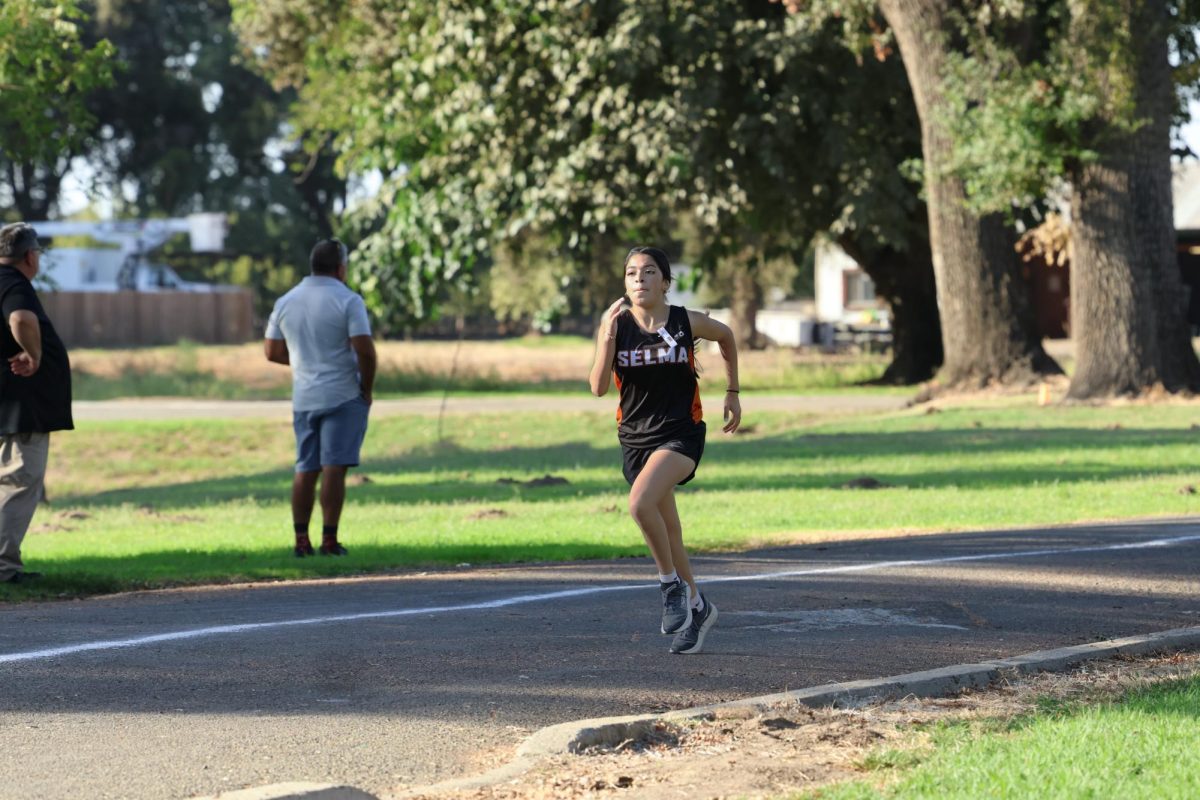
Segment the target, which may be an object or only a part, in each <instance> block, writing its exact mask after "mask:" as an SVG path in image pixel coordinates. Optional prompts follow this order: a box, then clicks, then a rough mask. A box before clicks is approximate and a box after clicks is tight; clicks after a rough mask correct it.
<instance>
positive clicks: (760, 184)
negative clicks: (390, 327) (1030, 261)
mask: <svg viewBox="0 0 1200 800" xmlns="http://www.w3.org/2000/svg"><path fill="white" fill-rule="evenodd" d="M235 11H236V13H235V19H236V20H237V25H238V28H239V30H240V31H241V33H242V35H243V36H244V37H245V38H246V40H247V42H248V43H249V44H250V45H251V46H254V47H256V48H257V49H256V53H258V54H259V56H260V58H261V59H262V63H263V66H264V68H265V69H266V70H267V72H268V74H270V75H272V76H274V77H275V78H276V80H277V81H280V82H282V83H284V84H286V85H290V86H294V87H296V88H297V90H298V91H299V93H300V97H301V102H300V103H299V104H298V106H297V123H298V125H299V126H300V127H301V128H302V129H304V130H306V131H307V132H308V133H309V135H310V136H312V137H314V138H315V139H317V140H330V141H332V142H333V143H334V146H335V148H336V149H337V150H338V151H339V153H340V154H341V159H342V165H343V167H344V168H345V169H348V170H353V171H368V170H380V171H381V172H382V173H383V174H384V175H385V176H387V181H386V183H385V186H384V190H383V192H382V193H381V196H380V198H379V201H378V204H377V207H376V211H377V213H378V216H379V218H380V219H381V220H382V222H381V224H380V225H379V227H378V228H377V229H375V230H374V231H373V232H371V234H370V235H369V236H368V237H367V239H366V243H365V247H364V250H363V252H364V253H365V254H366V258H365V259H363V260H362V261H361V262H360V263H364V264H365V265H366V266H365V268H364V269H363V271H362V272H360V275H359V280H360V285H362V286H363V287H364V288H365V289H366V290H367V292H368V295H369V296H370V297H371V298H372V300H373V301H374V307H375V308H376V310H377V311H380V312H383V313H384V315H385V316H390V317H391V318H392V319H393V320H394V321H395V322H396V323H397V324H403V323H404V322H405V320H411V319H412V318H420V317H421V316H423V315H426V314H428V313H429V310H430V306H431V304H432V303H433V301H434V300H435V299H436V297H437V296H438V292H439V288H438V287H439V286H441V285H444V284H446V283H452V282H454V281H457V280H460V279H462V278H463V276H464V275H466V274H467V272H468V271H469V269H470V268H471V266H472V264H473V263H475V262H476V261H478V260H479V259H481V258H486V257H487V255H488V254H489V253H490V252H491V250H492V248H494V247H496V246H498V245H499V243H501V242H504V241H509V240H513V239H517V238H519V237H523V236H526V235H527V234H528V233H529V232H530V231H532V232H534V234H536V236H538V237H542V238H543V239H544V240H545V242H546V243H547V245H548V246H549V247H551V248H552V249H553V250H555V251H557V252H558V253H559V256H560V257H561V258H562V259H564V260H569V261H571V262H573V263H574V264H575V265H576V266H577V269H576V270H575V274H576V275H579V274H581V272H582V271H581V270H580V269H578V267H579V266H580V265H589V266H588V267H587V270H590V271H592V274H588V273H586V272H585V273H584V274H586V279H585V281H590V280H592V279H593V278H595V277H597V276H596V275H595V274H594V273H595V272H596V271H601V270H607V271H608V274H610V275H612V274H616V272H617V269H618V265H619V259H620V257H621V255H622V252H621V251H620V250H619V249H617V248H616V247H615V246H614V242H615V241H622V240H623V241H630V240H638V239H647V238H653V239H655V240H659V241H661V240H663V239H664V238H666V236H667V234H668V232H669V231H670V230H672V229H673V227H674V225H673V221H672V220H673V219H674V218H675V217H677V216H678V215H679V214H686V215H692V218H693V219H694V222H695V226H694V227H695V229H696V230H697V231H699V233H698V235H697V237H696V241H694V242H691V243H690V244H691V245H692V246H693V252H694V253H695V254H696V256H697V260H698V261H699V262H700V263H701V264H702V265H704V266H708V267H710V268H711V267H715V266H716V265H717V264H723V265H725V267H726V268H727V267H728V266H729V265H733V266H734V267H735V269H734V271H735V272H736V271H737V270H738V269H740V270H741V271H743V272H747V273H748V274H750V276H751V277H753V272H754V270H755V269H756V268H757V267H758V265H764V264H768V263H771V262H772V261H773V260H774V259H777V258H779V257H782V256H785V255H790V254H792V253H795V252H797V251H799V252H802V251H803V250H804V248H805V247H806V245H807V243H808V241H809V240H810V239H811V238H812V236H813V235H814V234H815V233H816V232H817V231H819V230H825V229H828V228H829V227H830V226H834V227H836V228H837V229H838V231H839V233H840V234H844V235H846V236H847V237H853V238H858V239H862V240H863V248H862V250H863V251H864V252H866V251H868V250H873V249H875V248H876V247H880V248H885V247H891V248H893V250H894V251H896V252H900V251H905V250H906V248H907V244H908V237H909V236H910V235H912V232H913V230H914V227H915V226H913V225H912V224H911V220H912V219H913V218H914V216H915V217H920V215H921V214H922V213H923V208H922V207H921V204H920V202H919V200H918V199H917V198H916V192H915V187H914V186H913V185H912V184H911V183H908V182H907V181H906V180H904V178H903V176H901V175H900V174H899V173H898V172H897V170H896V169H895V168H894V167H895V163H897V162H898V161H900V160H903V159H905V158H908V157H910V156H911V155H913V154H914V153H913V150H912V149H911V148H914V147H915V146H916V137H915V136H914V135H913V134H911V133H910V131H913V130H914V129H915V119H914V117H913V116H912V111H911V104H907V103H906V102H905V101H901V102H899V103H898V102H897V101H896V98H895V96H894V95H889V94H888V93H887V92H888V90H889V89H890V88H891V87H894V86H896V85H897V84H899V85H901V86H902V85H903V75H902V74H900V73H899V71H898V70H896V69H895V68H894V65H879V68H880V69H882V70H890V72H889V73H888V78H887V80H885V81H883V82H880V81H879V80H878V77H879V76H878V75H877V74H875V72H874V71H872V70H871V69H867V70H857V69H854V68H853V67H854V61H855V59H854V56H853V55H852V54H850V53H848V52H847V51H846V50H845V49H844V48H842V47H841V46H840V45H838V44H837V42H836V41H834V39H833V37H831V36H830V34H829V32H828V31H827V30H823V29H820V28H803V27H801V26H800V25H799V24H797V23H796V22H795V21H789V20H788V18H787V17H786V15H784V14H783V13H781V10H780V9H779V8H778V7H772V6H770V5H768V4H765V3H757V2H753V3H752V2H732V1H731V0H726V1H725V2H718V3H706V4H692V3H681V2H667V1H666V0H658V2H650V3H632V2H615V1H613V2H584V1H583V0H560V1H559V2H539V3H532V2H524V3H513V2H495V3H490V4H487V5H485V6H480V5H479V4H477V3H472V2H466V1H465V0H459V1H455V0H443V1H442V2H437V3H430V4H408V5H405V6H396V7H387V8H383V7H379V6H370V5H365V4H355V3H348V2H339V1H338V0H307V1H306V2H282V0H266V2H255V3H250V2H237V3H235ZM897 78H898V80H897ZM847 97H850V98H854V97H858V98H862V99H864V104H865V105H868V106H869V107H870V108H871V111H869V112H866V113H860V112H859V111H858V110H857V109H856V108H855V107H854V102H853V100H851V99H845V98H847ZM901 97H906V93H904V92H901ZM831 109H832V110H831ZM906 114H907V115H908V116H907V119H905V115H906ZM872 123H878V124H879V126H880V127H877V128H872V127H871V124H872ZM889 123H892V124H889ZM896 131H898V133H897V132H896ZM880 150H883V151H884V154H883V155H882V156H881V155H877V154H878V153H879V151H880ZM885 164H886V166H884V165H885ZM898 198H901V199H900V200H899V202H897V199H898ZM877 203H878V207H877V206H876V204H877ZM918 251H919V248H918ZM597 265H600V266H597ZM925 267H926V270H927V271H928V268H929V262H928V260H926V262H925ZM918 271H919V270H918ZM598 283H604V285H605V286H610V285H611V279H610V280H608V281H607V282H605V281H598ZM735 283H740V284H741V285H742V286H743V287H745V288H744V289H743V290H742V298H743V299H745V300H746V301H745V302H741V303H739V302H738V301H735V304H734V305H735V308H737V307H738V306H739V305H742V306H744V309H745V310H744V311H743V313H742V314H741V315H740V316H741V317H742V319H743V321H744V322H745V323H748V324H746V325H745V326H744V327H743V337H744V338H747V339H748V338H751V337H752V335H753V328H752V321H753V311H754V308H755V306H756V302H755V298H753V296H752V294H753V291H754V289H753V287H754V286H755V282H754V281H753V280H750V281H740V282H735ZM898 291H901V290H898ZM747 295H751V296H750V297H749V298H748V299H746V296H747ZM592 296H593V297H595V300H596V301H598V302H596V306H595V307H602V305H603V304H606V303H607V302H608V298H609V295H608V293H607V291H606V292H604V293H601V292H593V293H592ZM401 297H404V298H405V299H406V301H405V302H398V299H399V298H401ZM917 305H918V304H917V303H916V302H915V301H914V302H913V303H911V304H907V305H906V308H907V307H910V306H911V307H913V308H915V307H916V306H917ZM931 316H932V318H933V319H936V312H935V313H934V314H933V315H930V314H920V315H917V314H914V315H911V316H910V319H912V320H914V321H915V320H917V319H920V320H921V321H924V320H928V319H930V318H931Z"/></svg>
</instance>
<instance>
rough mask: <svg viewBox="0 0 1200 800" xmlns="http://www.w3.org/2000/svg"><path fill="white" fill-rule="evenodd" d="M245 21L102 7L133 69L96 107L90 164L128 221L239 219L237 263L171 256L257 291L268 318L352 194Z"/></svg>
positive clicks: (136, 2)
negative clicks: (309, 143) (299, 136)
mask: <svg viewBox="0 0 1200 800" xmlns="http://www.w3.org/2000/svg"><path fill="white" fill-rule="evenodd" d="M231 17H232V11H231V9H230V6H229V3H228V2H225V1H224V0H213V1H212V2H204V3H195V2H189V1H188V0H100V2H99V3H98V4H97V11H96V15H95V20H94V22H93V24H92V26H91V28H90V32H89V35H90V36H92V37H105V38H106V39H107V40H109V41H111V42H112V43H113V45H114V47H115V48H116V50H117V53H118V55H119V58H120V62H121V65H122V68H121V69H120V70H119V71H118V73H117V79H116V81H115V83H114V84H113V85H112V86H111V88H109V89H107V90H105V91H102V92H97V93H95V94H94V95H93V97H92V98H91V99H90V102H89V105H90V107H91V108H92V110H93V115H94V117H95V118H96V120H97V122H98V133H97V134H96V136H95V141H94V146H93V147H92V148H90V149H89V151H88V153H87V156H88V158H89V159H90V161H91V163H92V165H93V168H94V170H95V172H96V173H97V174H98V176H99V178H98V180H99V181H100V182H102V183H107V184H108V185H109V186H110V187H111V190H112V194H113V195H114V197H115V198H116V201H117V203H116V204H117V207H118V208H117V211H118V213H119V214H121V215H125V216H134V217H140V216H156V215H169V216H178V215H183V214H188V213H192V212H196V211H221V212H225V213H227V214H229V215H230V220H231V226H230V232H229V236H228V237H227V239H226V249H227V251H228V253H227V254H226V257H225V258H222V259H220V260H218V261H216V262H215V263H214V262H212V261H211V260H209V259H207V258H203V259H197V258H189V257H188V256H187V254H186V253H184V252H180V250H182V248H177V249H176V250H175V251H168V254H167V255H168V260H169V261H171V263H173V264H175V265H176V266H177V267H180V268H181V269H182V270H183V271H184V272H185V273H186V274H188V275H190V276H192V277H196V278H200V279H205V280H220V281H228V282H232V283H236V284H239V285H243V286H247V287H249V288H251V289H252V290H253V291H254V293H255V302H256V308H257V310H258V312H259V313H260V314H264V313H266V312H267V311H269V309H270V305H271V303H272V302H273V300H274V298H275V297H276V296H277V295H278V294H279V293H280V292H282V291H283V290H286V289H287V288H288V287H290V286H291V285H293V284H294V283H295V282H296V281H297V280H298V279H299V278H300V277H301V276H302V275H303V274H306V273H307V271H308V266H307V257H308V252H309V250H310V249H311V247H312V243H313V242H314V241H315V240H316V239H318V238H321V237H328V236H331V235H333V233H334V229H333V228H334V226H333V222H334V216H335V214H337V213H338V212H339V211H340V210H341V209H342V208H343V207H344V205H345V201H346V191H347V188H346V181H345V179H343V178H341V177H339V176H337V175H336V174H335V171H334V169H333V162H334V159H333V157H332V154H331V153H330V151H329V150H328V148H320V147H314V148H311V149H309V150H306V149H305V148H303V147H302V146H301V145H300V144H299V143H298V142H296V141H294V140H293V139H292V138H291V137H290V136H289V132H288V124H287V118H288V112H289V108H290V105H291V103H292V102H293V101H294V99H295V98H294V95H293V94H292V93H290V92H287V91H279V90H277V89H276V88H275V87H273V86H272V85H271V84H270V83H269V82H268V81H266V80H265V79H263V77H262V76H261V75H260V74H259V72H258V71H257V70H256V69H254V68H253V65H251V64H249V63H248V62H246V61H245V59H244V58H243V54H242V48H241V45H240V43H239V42H238V40H237V37H236V35H235V34H234V33H233V31H232V29H231V21H232V19H231Z"/></svg>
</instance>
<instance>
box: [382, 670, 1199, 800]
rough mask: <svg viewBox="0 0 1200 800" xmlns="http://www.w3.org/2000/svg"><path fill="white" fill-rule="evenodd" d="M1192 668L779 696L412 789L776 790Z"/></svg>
mask: <svg viewBox="0 0 1200 800" xmlns="http://www.w3.org/2000/svg"><path fill="white" fill-rule="evenodd" d="M1195 675H1200V654H1196V653H1189V654H1177V655H1172V656H1164V657H1154V658H1138V659H1114V660H1111V661H1105V662H1099V663H1094V664H1088V665H1086V666H1084V667H1082V668H1079V669H1076V670H1074V671H1071V672H1067V673H1062V674H1042V675H1035V676H1030V677H1025V678H1020V679H1013V680H1010V681H1007V682H1002V683H1000V684H999V685H997V686H995V687H993V688H990V689H987V690H984V691H975V692H965V693H963V694H961V695H959V696H956V697H949V698H935V699H926V700H918V699H907V700H900V701H895V702H890V703H883V704H879V705H873V706H867V707H863V708H855V709H810V708H804V707H796V706H787V707H785V706H780V707H778V708H775V709H771V710H770V711H769V712H768V713H765V714H756V713H753V712H749V711H740V710H730V711H725V712H722V713H718V714H717V715H715V716H713V717H712V718H711V719H707V720H703V721H698V722H692V723H687V722H685V723H679V724H673V723H667V722H663V723H660V724H659V725H658V726H657V727H656V728H655V729H654V730H653V731H652V732H651V733H650V734H648V735H647V736H645V737H644V738H642V739H639V740H637V741H626V742H621V743H620V744H618V745H616V746H615V747H604V748H594V749H591V750H588V751H585V752H584V753H582V754H580V755H572V756H557V757H554V758H552V759H548V760H546V761H544V762H542V763H541V764H539V765H538V766H536V767H534V768H533V769H532V770H530V771H529V772H527V773H525V774H524V775H523V776H521V777H520V778H518V779H515V780H513V781H510V782H507V783H502V784H499V785H495V786H489V787H485V788H481V789H473V790H469V791H456V792H447V793H436V794H420V795H416V796H418V797H427V798H440V799H441V800H544V799H545V798H609V797H612V798H622V800H625V798H638V800H658V799H659V798H671V797H680V798H688V799H689V800H701V799H702V798H734V797H737V798H742V797H745V798H760V797H780V796H784V795H786V794H787V793H788V792H794V791H799V790H808V789H813V788H816V787H819V786H822V785H826V784H830V783H834V782H840V781H845V780H854V779H861V778H864V777H868V776H870V775H871V774H873V773H871V772H870V771H869V770H867V769H866V767H865V766H864V761H865V759H867V757H868V755H870V754H871V753H872V752H874V751H877V750H879V749H881V748H916V749H919V748H921V747H923V746H924V745H925V744H926V738H925V737H926V734H925V733H924V732H923V731H924V730H925V729H926V728H927V727H928V726H929V725H930V724H931V723H936V722H942V721H947V722H948V721H964V720H971V719H984V718H989V719H1006V718H1011V717H1015V716H1018V715H1021V714H1026V713H1029V712H1031V711H1033V710H1034V709H1035V706H1036V704H1037V703H1038V702H1044V701H1045V700H1047V699H1052V700H1058V701H1065V702H1075V701H1083V702H1099V701H1103V700H1107V699H1112V698H1115V697H1117V696H1118V695H1120V694H1121V693H1123V692H1125V691H1128V690H1129V689H1131V688H1134V687H1137V686H1144V685H1148V684H1151V683H1156V682H1160V681H1164V680H1171V679H1177V678H1183V677H1190V676H1195ZM400 791H402V788H400V787H398V789H397V792H400ZM384 797H386V795H384Z"/></svg>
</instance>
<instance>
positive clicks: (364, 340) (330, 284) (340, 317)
mask: <svg viewBox="0 0 1200 800" xmlns="http://www.w3.org/2000/svg"><path fill="white" fill-rule="evenodd" d="M347 261H348V253H347V252H346V246H345V245H344V244H342V243H341V242H339V241H338V240H337V239H325V240H323V241H320V242H317V245H316V247H314V248H313V250H312V255H310V256H309V267H310V269H311V272H312V274H311V275H309V276H308V277H307V278H305V279H304V280H302V281H300V283H299V284H298V285H297V286H296V287H295V288H294V289H292V290H291V291H290V292H288V293H287V294H285V295H284V296H283V297H281V298H279V300H277V301H276V302H275V310H274V311H272V312H271V317H270V319H269V320H268V321H267V334H266V340H265V342H264V348H265V350H266V354H267V360H268V361H274V362H275V363H276V364H290V365H291V367H292V425H293V427H294V428H295V430H296V475H295V478H294V479H293V481H292V522H293V524H294V526H295V530H296V555H297V556H298V557H300V558H303V557H304V556H311V555H313V554H314V552H320V554H321V555H327V556H344V555H346V548H345V547H342V545H341V544H340V543H339V542H338V520H339V519H340V518H341V515H342V505H343V503H344V502H345V499H346V471H347V470H348V469H349V468H350V467H354V466H358V456H359V451H360V449H361V448H362V442H363V437H364V436H366V433H367V412H368V410H369V409H370V407H371V388H372V387H373V386H374V384H375V343H374V341H373V340H372V339H371V324H370V322H369V321H368V320H367V308H366V305H365V304H364V303H363V299H362V297H360V296H359V295H358V294H356V293H355V292H353V291H351V290H350V288H349V287H347V286H346V283H345V281H346V265H347ZM318 478H320V480H321V513H322V516H323V523H324V527H323V528H322V530H321V547H320V548H319V550H317V551H314V550H313V546H312V542H311V541H310V540H309V538H308V522H309V519H310V518H311V517H312V511H313V504H314V503H315V501H316V490H317V479H318Z"/></svg>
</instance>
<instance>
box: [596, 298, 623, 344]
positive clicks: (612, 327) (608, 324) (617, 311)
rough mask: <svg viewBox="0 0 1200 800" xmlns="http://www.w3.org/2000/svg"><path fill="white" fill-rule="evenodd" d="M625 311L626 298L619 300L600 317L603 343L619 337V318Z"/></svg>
mask: <svg viewBox="0 0 1200 800" xmlns="http://www.w3.org/2000/svg"><path fill="white" fill-rule="evenodd" d="M624 310H625V298H624V297H621V298H619V299H617V301H616V302H614V303H613V304H612V305H611V306H609V307H608V308H607V309H605V311H604V315H603V316H602V317H600V339H601V341H604V340H608V341H612V340H613V339H614V338H615V337H616V335H617V317H619V316H621V312H622V311H624Z"/></svg>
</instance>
